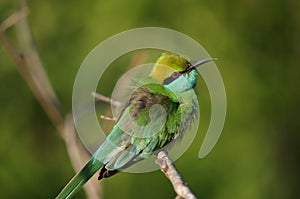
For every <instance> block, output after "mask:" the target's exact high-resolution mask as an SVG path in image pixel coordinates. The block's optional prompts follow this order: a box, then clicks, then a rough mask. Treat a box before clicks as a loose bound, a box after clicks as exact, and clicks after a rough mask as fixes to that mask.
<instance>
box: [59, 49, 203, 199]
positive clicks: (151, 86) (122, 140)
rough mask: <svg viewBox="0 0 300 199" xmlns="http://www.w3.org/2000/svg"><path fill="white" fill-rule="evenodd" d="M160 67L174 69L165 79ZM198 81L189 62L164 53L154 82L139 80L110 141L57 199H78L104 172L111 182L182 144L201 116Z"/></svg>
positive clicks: (102, 176) (155, 67)
mask: <svg viewBox="0 0 300 199" xmlns="http://www.w3.org/2000/svg"><path fill="white" fill-rule="evenodd" d="M158 64H165V65H166V66H169V67H170V68H171V69H172V70H170V69H167V70H165V71H161V72H162V73H165V74H167V76H166V75H164V79H161V74H159V75H157V74H158V72H160V70H164V69H163V68H161V67H160V65H158ZM168 71H169V72H168ZM170 71H171V72H170ZM197 76H198V72H197V70H196V69H195V67H194V66H192V65H191V64H190V63H189V62H188V61H186V60H185V59H184V58H182V57H180V56H178V55H176V54H171V53H163V54H162V56H161V57H160V58H159V59H158V62H157V64H156V65H155V66H154V69H153V71H152V73H151V74H150V77H148V78H145V79H142V80H137V81H136V83H137V88H136V89H135V91H134V92H133V93H132V95H131V98H130V100H129V102H128V104H127V105H126V106H125V108H124V109H123V110H122V113H121V115H120V117H119V119H118V120H117V122H116V125H115V126H114V128H113V129H112V131H111V133H110V134H109V135H108V137H107V138H106V140H105V142H104V143H103V144H102V145H101V146H100V147H99V148H98V150H97V151H96V152H95V154H94V155H93V156H92V158H91V160H90V161H89V162H88V163H87V165H86V166H85V167H84V168H83V169H82V170H81V171H80V172H79V173H78V174H76V175H75V176H74V177H73V178H72V179H71V181H70V182H69V183H68V184H67V185H66V187H65V188H64V189H63V190H62V191H61V193H60V194H59V195H58V196H57V199H62V198H71V197H72V196H74V194H75V193H76V192H77V191H79V190H80V189H81V187H82V186H83V185H84V184H85V183H86V182H87V181H88V180H89V179H90V178H91V177H92V176H93V174H94V173H95V172H97V171H98V170H99V169H100V174H99V177H98V179H102V178H106V177H110V176H112V175H114V174H115V173H117V172H118V171H119V170H122V169H125V168H127V167H129V166H131V165H132V164H134V163H135V162H137V161H140V160H143V159H145V158H147V157H149V156H150V155H151V154H153V153H155V152H158V151H159V150H162V149H163V148H164V147H166V146H167V145H168V144H171V143H172V142H174V141H175V140H179V139H180V138H181V137H182V136H183V134H184V132H185V131H186V129H187V128H188V127H189V126H190V125H191V124H192V122H193V121H194V120H195V119H196V118H197V117H198V101H197V98H196V97H194V91H193V88H194V86H195V84H196V81H197ZM149 80H150V81H149ZM169 146H170V145H168V147H169Z"/></svg>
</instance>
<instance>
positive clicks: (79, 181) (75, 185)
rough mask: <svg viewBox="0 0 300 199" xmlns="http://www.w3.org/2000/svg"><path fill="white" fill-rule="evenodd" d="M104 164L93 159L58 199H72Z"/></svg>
mask: <svg viewBox="0 0 300 199" xmlns="http://www.w3.org/2000/svg"><path fill="white" fill-rule="evenodd" d="M102 165H103V164H102V163H101V162H99V161H98V160H96V159H94V158H93V157H92V159H91V160H90V161H89V162H88V163H87V164H86V165H85V166H84V167H83V168H82V169H81V170H80V171H79V172H78V173H77V174H76V175H75V176H74V177H73V178H72V179H71V180H70V182H69V183H68V184H67V185H66V186H65V187H64V189H63V190H62V191H61V192H60V193H59V194H58V195H57V196H56V199H66V198H72V197H73V196H74V195H75V194H76V193H77V192H78V191H79V190H80V189H81V188H82V187H83V185H84V184H85V183H86V182H87V181H88V180H89V179H90V178H91V177H92V176H93V175H94V174H95V173H96V172H97V171H98V170H99V169H100V167H102Z"/></svg>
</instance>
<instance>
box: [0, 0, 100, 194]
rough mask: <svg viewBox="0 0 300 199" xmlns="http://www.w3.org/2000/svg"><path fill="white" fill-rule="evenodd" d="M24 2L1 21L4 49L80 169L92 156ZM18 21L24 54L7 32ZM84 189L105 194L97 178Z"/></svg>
mask: <svg viewBox="0 0 300 199" xmlns="http://www.w3.org/2000/svg"><path fill="white" fill-rule="evenodd" d="M21 5H22V6H21V9H20V10H19V11H16V12H15V13H13V14H12V15H11V16H10V17H8V18H7V19H6V20H4V22H3V23H1V24H0V43H2V45H3V49H4V51H5V52H6V54H7V55H8V56H9V57H10V58H11V60H12V61H13V62H14V63H15V65H16V66H17V69H18V71H19V72H20V74H21V76H22V77H23V78H24V80H25V81H26V82H27V84H28V86H29V87H30V89H31V91H32V93H33V94H34V96H35V98H36V99H37V100H38V102H39V103H40V104H41V107H42V108H43V109H44V111H45V112H46V114H47V115H48V117H49V118H50V120H51V122H52V123H53V125H54V126H55V127H56V129H57V131H58V132H59V134H60V135H61V137H62V138H63V139H64V141H65V144H66V148H67V151H68V155H69V158H70V160H71V163H72V166H73V168H74V170H75V171H78V170H79V169H80V168H82V167H83V166H84V164H85V163H86V162H87V160H88V159H89V157H88V154H87V153H86V150H84V149H83V147H82V145H80V143H79V142H78V140H77V137H76V134H75V129H74V123H73V121H72V117H70V116H67V117H66V119H65V117H64V114H63V113H62V111H61V110H60V106H59V104H60V103H59V100H58V98H57V97H56V94H55V92H54V89H53V87H52V85H51V83H50V81H49V78H48V75H47V73H46V71H45V69H44V66H43V64H42V62H41V59H40V57H39V55H38V53H37V51H36V49H35V47H34V45H33V42H32V34H31V31H30V28H29V25H28V21H27V18H26V17H27V15H28V11H26V10H27V6H26V1H21ZM15 23H16V25H17V35H18V39H19V42H20V43H21V46H22V51H23V53H22V54H20V53H19V50H17V49H16V48H15V47H14V46H13V45H12V43H11V42H10V40H9V38H8V37H7V36H6V34H5V30H6V29H7V28H9V27H11V26H12V25H14V24H15ZM84 190H85V192H86V195H87V198H90V199H100V198H101V197H100V196H101V194H100V185H99V182H98V181H96V180H91V181H90V182H89V183H87V184H86V185H85V186H84Z"/></svg>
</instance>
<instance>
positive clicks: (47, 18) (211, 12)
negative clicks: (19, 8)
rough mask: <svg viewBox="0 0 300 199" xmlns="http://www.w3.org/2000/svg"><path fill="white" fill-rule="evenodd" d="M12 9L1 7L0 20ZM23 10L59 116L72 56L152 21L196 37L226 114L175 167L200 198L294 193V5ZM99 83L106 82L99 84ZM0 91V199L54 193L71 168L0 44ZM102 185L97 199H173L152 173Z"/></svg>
mask: <svg viewBox="0 0 300 199" xmlns="http://www.w3.org/2000/svg"><path fill="white" fill-rule="evenodd" d="M14 6H15V3H13V2H12V1H10V0H2V1H1V2H0V21H3V20H4V19H5V18H6V17H8V16H9V15H10V14H11V13H12V11H13V8H14ZM28 6H29V10H30V15H29V20H30V26H31V28H32V31H33V37H34V40H35V45H36V48H37V50H38V52H39V54H40V56H41V58H42V60H43V63H44V65H45V67H46V70H47V72H48V75H49V78H50V80H51V82H52V84H53V86H54V88H55V90H56V91H57V94H58V97H59V99H60V100H61V102H62V107H64V109H65V111H66V112H70V111H71V101H72V86H73V82H74V79H75V75H76V72H77V70H78V68H79V66H80V64H81V62H82V61H83V59H84V58H85V56H86V55H87V54H88V53H89V51H90V50H92V49H93V48H94V47H95V46H96V45H97V44H98V43H99V42H101V41H103V40H105V39H106V38H108V37H110V36H112V35H114V34H116V33H119V32H121V31H124V30H127V29H131V28H136V27H145V26H159V27H165V28H171V29H174V30H177V31H180V32H183V33H185V34H187V35H189V36H190V37H192V38H194V39H195V40H197V41H198V42H199V43H201V44H202V45H203V46H204V47H205V48H206V50H207V51H208V52H209V53H210V54H211V56H213V57H218V59H219V60H218V66H219V70H220V72H221V73H222V76H223V79H224V83H225V86H226V91H227V102H228V110H227V119H226V124H225V127H224V131H223V134H222V136H221V138H220V140H219V142H218V143H217V145H216V147H215V148H214V150H213V151H212V152H211V153H210V154H209V156H207V157H206V158H204V159H198V156H197V154H198V150H199V146H200V144H201V141H202V138H203V135H199V136H197V138H196V139H195V141H194V143H193V145H192V147H191V148H190V149H189V150H188V151H187V152H186V153H185V154H184V155H183V156H182V157H181V158H180V159H179V160H178V161H176V162H175V163H176V166H177V168H178V169H179V171H180V173H181V174H182V176H183V177H184V179H185V180H186V181H187V182H188V184H189V186H190V187H191V189H192V190H193V192H194V193H195V194H196V195H197V196H198V197H199V198H211V199H213V198H214V199H219V198H220V199H221V198H222V199H225V198H243V199H244V198H245V199H246V198H249V199H250V198H251V199H252V198H256V199H266V198H270V199H271V198H272V199H275V198H278V199H279V198H280V199H281V198H297V197H299V196H300V192H299V189H298V186H299V184H300V180H299V179H300V176H299V163H300V152H299V151H300V150H299V143H300V135H299V129H300V128H299V127H300V122H299V102H300V92H299V85H300V68H299V56H300V47H299V44H300V39H299V38H300V37H299V35H300V15H299V9H300V2H299V1H296V0H286V1H283V0H262V1H258V0H251V1H250V0H245V1H233V0H231V1H196V0H186V1H183V0H180V1H170V0H166V1H157V0H154V1H137V0H134V1H130V2H128V1H116V0H110V1H96V0H93V1H58V0H53V1H50V0H46V1H37V0H31V1H29V2H28ZM13 32H14V30H13V28H12V29H10V30H9V32H8V33H9V34H11V35H14V33H13ZM152 61H153V60H152ZM113 72H114V71H111V74H108V75H113V74H114V73H113ZM104 84H107V85H110V87H113V85H112V84H110V82H109V79H107V80H106V82H105V83H104ZM202 86H203V85H202ZM200 87H201V85H200ZM203 87H204V86H203ZM0 92H1V95H0V116H1V119H0V152H1V153H0V158H1V161H0V162H1V164H0V190H1V197H2V198H53V197H55V195H56V194H57V193H58V192H59V191H60V189H61V188H62V187H63V186H64V185H65V184H66V182H67V181H68V180H69V179H70V178H71V177H72V176H73V174H74V172H73V169H72V167H71V164H70V161H69V158H68V156H67V153H66V150H65V146H64V143H63V141H62V140H61V139H60V137H59V136H58V134H56V133H55V128H54V127H53V125H52V124H51V123H50V121H49V119H48V118H47V116H46V115H45V113H44V111H43V110H42V108H41V107H40V105H39V104H38V102H37V101H36V99H35V98H34V97H33V95H32V93H31V91H30V90H29V88H28V86H27V85H26V84H25V83H24V80H23V79H22V78H21V76H20V75H19V74H18V72H17V70H16V67H15V65H14V64H13V63H12V62H11V60H10V59H9V58H8V57H7V55H6V54H5V53H4V51H3V50H2V48H1V50H0ZM104 92H109V91H104ZM105 94H109V93H105ZM207 98H208V97H207V96H205V95H204V96H203V99H202V100H203V103H204V104H206V103H205V101H206V100H207ZM200 101H201V100H200ZM207 104H209V103H207ZM203 111H204V113H202V112H201V114H202V115H203V117H202V118H203V121H201V123H200V130H201V131H202V132H205V130H206V129H207V124H208V121H209V107H203ZM202 134H203V133H202ZM103 184H104V185H103V189H104V196H105V198H108V199H109V198H123V199H125V198H174V197H175V193H174V192H173V190H172V187H171V185H170V183H169V182H168V180H167V179H166V178H165V177H164V175H163V174H162V173H161V172H159V171H156V172H153V173H148V174H127V173H122V174H118V175H116V176H114V177H112V178H111V179H107V180H104V182H103ZM84 197H85V196H84V194H83V193H82V192H81V193H80V194H79V195H78V196H77V198H84Z"/></svg>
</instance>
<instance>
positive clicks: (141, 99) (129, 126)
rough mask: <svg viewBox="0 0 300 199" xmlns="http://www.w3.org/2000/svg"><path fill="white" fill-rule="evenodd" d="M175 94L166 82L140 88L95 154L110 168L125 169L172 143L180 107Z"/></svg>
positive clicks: (134, 93)
mask: <svg viewBox="0 0 300 199" xmlns="http://www.w3.org/2000/svg"><path fill="white" fill-rule="evenodd" d="M171 95H173V94H170V93H169V92H167V91H166V90H164V87H163V86H162V85H157V84H156V85H155V88H154V85H146V86H142V87H139V88H137V89H136V90H135V91H134V92H133V94H132V96H131V98H130V100H129V103H128V106H127V107H125V109H124V110H123V112H122V114H121V116H120V118H119V119H118V121H117V124H116V125H115V126H114V128H113V130H112V131H111V133H110V134H109V135H108V137H107V138H106V141H105V142H104V143H103V144H102V145H101V146H100V147H99V149H98V150H97V152H96V153H95V155H94V157H95V158H97V160H99V161H100V162H102V163H103V164H105V165H106V169H108V170H116V169H122V168H124V167H126V166H128V165H131V164H132V163H133V162H135V161H138V160H140V159H143V158H147V157H148V156H150V155H151V154H152V152H153V151H155V150H158V149H160V148H162V147H163V146H165V145H166V144H167V143H169V142H170V141H171V140H172V138H173V137H174V135H172V134H174V133H175V131H176V129H175V128H174V126H176V124H175V125H174V124H173V123H174V122H175V123H176V121H174V119H172V120H170V116H176V113H177V112H176V111H177V109H178V107H179V104H178V102H177V101H176V100H177V99H176V98H175V97H174V96H171ZM174 99H175V100H174ZM172 128H173V129H172Z"/></svg>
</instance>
